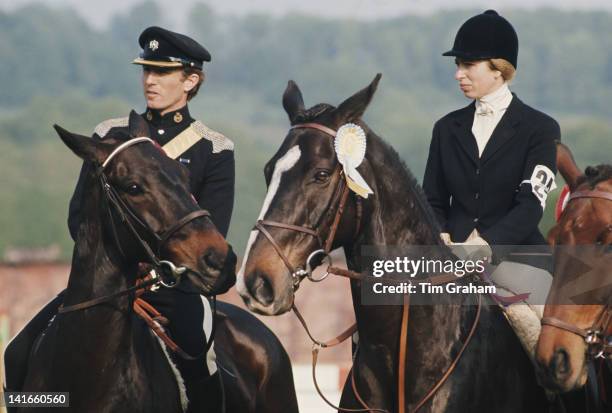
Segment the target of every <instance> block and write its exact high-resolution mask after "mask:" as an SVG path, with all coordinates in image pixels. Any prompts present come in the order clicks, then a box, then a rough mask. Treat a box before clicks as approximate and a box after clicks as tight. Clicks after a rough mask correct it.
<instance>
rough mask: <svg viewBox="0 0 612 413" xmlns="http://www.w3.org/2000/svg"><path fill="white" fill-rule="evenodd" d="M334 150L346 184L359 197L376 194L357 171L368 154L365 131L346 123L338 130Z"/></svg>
mask: <svg viewBox="0 0 612 413" xmlns="http://www.w3.org/2000/svg"><path fill="white" fill-rule="evenodd" d="M334 148H335V149H336V156H337V157H338V162H340V164H341V165H342V168H343V169H344V176H345V178H346V184H347V185H348V187H349V188H350V189H351V190H352V191H353V192H355V193H356V194H357V195H359V196H361V197H363V198H367V197H368V195H370V194H373V193H374V192H373V191H372V189H371V188H370V187H369V186H368V184H367V182H366V181H365V179H363V177H362V176H361V175H360V174H359V172H358V171H357V167H358V166H359V165H361V162H363V159H364V158H365V153H366V134H365V132H364V130H363V129H362V128H361V127H360V126H359V125H355V124H354V123H346V124H344V125H342V126H341V127H340V128H338V132H336V138H335V139H334Z"/></svg>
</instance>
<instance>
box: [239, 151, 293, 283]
mask: <svg viewBox="0 0 612 413" xmlns="http://www.w3.org/2000/svg"><path fill="white" fill-rule="evenodd" d="M301 155H302V152H301V151H300V147H299V146H298V145H295V146H294V147H292V148H291V149H289V150H288V151H287V153H286V154H284V155H283V156H282V157H281V158H280V159H278V160H277V161H276V164H275V165H274V173H273V174H272V179H271V180H270V186H269V187H268V192H267V193H266V198H265V199H264V202H263V205H262V206H261V211H260V212H259V217H258V218H257V219H258V220H260V219H264V217H265V216H266V214H267V213H268V208H270V204H272V201H273V200H274V197H275V196H276V192H277V191H278V188H279V186H280V181H281V177H282V175H283V173H285V172H287V171H288V170H290V169H291V168H293V167H294V166H295V164H296V163H297V162H298V161H299V159H300V156H301ZM257 234H259V231H258V230H253V231H251V234H250V235H249V240H248V241H247V247H246V250H245V252H244V256H243V258H242V265H241V266H240V271H238V275H237V277H236V278H237V279H236V289H237V290H238V292H239V293H240V295H246V294H247V289H246V285H245V284H244V267H245V264H246V262H247V260H248V258H249V253H250V252H251V247H252V246H253V244H254V243H255V240H256V239H257Z"/></svg>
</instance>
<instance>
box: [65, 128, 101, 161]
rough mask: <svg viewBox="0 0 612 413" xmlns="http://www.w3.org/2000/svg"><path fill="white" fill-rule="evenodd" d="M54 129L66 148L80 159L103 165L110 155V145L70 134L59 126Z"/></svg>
mask: <svg viewBox="0 0 612 413" xmlns="http://www.w3.org/2000/svg"><path fill="white" fill-rule="evenodd" d="M53 128H54V129H55V131H56V132H57V134H58V135H59V137H60V138H61V139H62V141H64V143H65V144H66V146H67V147H68V148H70V150H71V151H72V152H74V153H75V155H76V156H78V157H79V158H81V159H83V160H85V161H90V162H96V163H100V164H101V163H102V162H104V160H105V159H106V157H107V156H108V155H109V154H110V149H111V148H109V147H108V145H105V144H103V143H101V142H97V141H95V140H94V139H92V138H88V137H87V136H82V135H78V134H76V133H72V132H68V131H67V130H66V129H64V128H62V127H61V126H59V125H53Z"/></svg>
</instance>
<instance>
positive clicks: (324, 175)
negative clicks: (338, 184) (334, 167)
mask: <svg viewBox="0 0 612 413" xmlns="http://www.w3.org/2000/svg"><path fill="white" fill-rule="evenodd" d="M314 178H315V181H317V182H320V183H324V182H327V181H328V180H329V172H328V171H317V172H316V173H315V176H314Z"/></svg>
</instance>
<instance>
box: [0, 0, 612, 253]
mask: <svg viewBox="0 0 612 413" xmlns="http://www.w3.org/2000/svg"><path fill="white" fill-rule="evenodd" d="M475 13H476V12H475V11H469V10H467V11H454V12H440V13H437V14H434V15H431V16H403V17H398V18H394V19H387V20H380V21H374V22H360V21H354V20H338V19H324V18H318V17H311V16H304V15H289V16H285V17H270V16H266V15H248V16H245V17H232V16H220V15H216V14H215V13H214V12H213V11H212V10H211V9H210V8H209V7H208V6H206V5H203V4H199V5H197V6H195V7H194V8H193V9H192V10H190V11H189V12H188V15H187V16H188V27H187V29H185V28H183V29H181V30H184V31H186V32H188V33H190V34H191V35H192V36H193V37H195V38H196V39H198V40H201V41H202V43H203V44H204V45H205V46H206V47H207V48H208V49H209V50H210V51H211V54H212V56H213V60H212V62H211V63H210V64H207V65H206V68H205V69H206V75H207V79H206V83H205V84H204V87H203V88H202V89H201V92H200V96H198V97H197V98H196V99H194V101H193V102H192V104H191V106H192V108H191V112H192V114H193V115H194V116H195V117H196V118H199V119H201V120H202V121H204V122H205V123H206V124H208V125H209V126H211V127H212V128H214V129H216V130H219V131H222V132H223V133H224V134H226V135H227V136H228V137H230V138H231V139H233V140H234V142H235V144H236V160H237V171H236V172H237V182H236V204H235V208H234V215H233V220H232V226H231V229H230V234H229V239H230V241H231V242H232V243H233V244H234V247H235V249H236V251H237V252H238V253H239V254H241V253H242V251H243V249H244V244H245V241H246V238H247V236H248V233H249V231H250V229H251V226H252V224H253V222H254V221H255V219H256V217H257V215H258V213H259V208H260V205H261V201H262V199H263V196H264V181H263V173H262V170H263V165H264V163H265V162H266V161H267V160H268V159H269V158H270V157H271V156H272V154H273V153H274V152H275V151H276V149H277V148H278V146H279V145H280V142H281V141H282V139H283V137H284V136H285V133H286V128H287V126H288V122H287V120H286V115H285V114H284V111H283V110H282V106H281V104H280V102H281V96H282V93H283V90H284V88H285V86H286V84H287V80H289V79H294V80H295V81H297V82H298V84H299V86H300V88H301V89H302V92H303V94H304V98H305V101H306V105H307V106H310V105H314V104H316V103H319V102H328V103H332V104H338V103H340V102H341V101H342V100H343V99H344V98H346V97H348V96H349V95H351V94H352V93H354V92H355V91H357V90H358V89H360V88H362V87H363V86H365V85H367V84H368V83H369V82H370V80H371V79H372V78H373V77H374V75H375V74H376V73H377V72H381V73H383V80H382V82H381V84H380V87H379V90H378V93H377V95H376V97H375V99H374V101H373V102H372V104H371V107H370V109H369V110H368V112H367V113H366V116H365V120H366V121H367V122H368V124H369V125H370V126H371V127H372V129H374V130H375V131H376V132H377V133H378V134H379V135H381V136H383V137H384V138H385V139H387V140H388V141H389V142H391V143H392V144H393V145H394V147H395V148H396V149H397V150H398V152H399V153H400V154H401V155H402V157H403V158H404V159H405V160H406V163H407V164H408V166H409V167H410V168H411V169H412V171H413V172H414V174H415V175H416V176H417V178H419V180H420V178H421V177H422V172H423V170H424V166H425V161H426V156H427V151H428V146H429V139H430V133H431V127H432V125H433V123H434V122H435V120H436V119H438V118H440V117H441V116H443V115H444V114H445V113H447V112H448V111H450V110H453V109H456V108H459V107H461V106H464V105H466V104H467V103H468V101H466V100H465V99H464V98H463V97H462V96H461V94H460V93H459V91H458V89H457V87H456V82H455V81H454V79H453V73H454V64H453V62H452V60H451V59H449V58H443V57H442V56H441V53H442V52H443V51H446V50H447V49H449V48H450V46H451V45H452V41H453V37H454V35H455V32H456V30H457V28H458V27H459V25H460V24H461V23H462V22H463V21H464V20H465V19H466V18H467V17H469V16H471V15H473V14H475ZM507 17H508V18H509V19H510V20H511V21H512V22H513V24H514V25H515V27H516V29H517V31H518V33H519V38H520V42H521V49H520V53H519V66H518V69H519V70H518V73H517V77H516V80H515V81H514V82H513V85H512V86H511V88H512V90H513V91H515V92H516V93H517V95H519V96H520V97H521V99H522V100H523V101H525V102H527V103H528V104H530V105H532V106H534V107H536V108H538V109H540V110H543V111H545V112H547V113H550V114H551V115H553V116H554V117H555V118H557V120H559V122H560V123H561V126H562V133H563V140H564V141H565V142H566V143H567V144H568V145H569V146H570V148H571V149H572V150H573V151H574V153H575V155H576V159H577V160H578V162H579V164H580V165H581V166H586V165H588V164H596V163H603V162H610V154H611V153H612V140H611V139H610V137H611V136H612V125H611V124H610V121H609V119H610V118H611V115H612V15H611V14H608V13H601V12H575V11H572V12H571V13H569V12H560V11H554V10H538V11H530V12H527V11H520V12H519V11H515V12H510V13H507ZM165 24H166V22H165V21H164V16H163V15H162V13H161V12H160V9H159V8H158V7H157V5H156V4H155V3H154V2H151V1H147V2H144V3H142V4H141V5H139V6H136V7H135V8H133V9H132V10H130V11H128V12H126V13H125V14H118V15H117V16H115V17H114V18H113V19H112V21H111V23H110V25H109V27H108V28H107V29H105V30H95V29H93V28H91V27H90V26H89V25H88V24H87V23H86V22H85V21H84V20H83V19H81V18H80V17H79V16H78V15H77V14H76V13H74V12H73V11H72V10H70V9H57V8H46V7H44V6H41V5H32V6H27V7H23V8H20V9H17V10H15V11H13V12H10V13H0V56H2V58H3V64H2V65H0V81H1V84H2V93H0V183H1V184H2V192H1V195H0V210H1V211H2V213H1V214H0V228H1V230H0V231H1V232H0V254H1V253H2V251H4V249H5V248H6V247H7V246H45V245H48V244H50V243H54V242H57V243H59V244H60V245H61V246H62V251H63V257H64V258H68V257H69V256H70V254H71V245H72V242H71V241H70V239H69V236H68V231H67V227H66V215H67V206H68V202H69V198H70V195H71V193H72V190H73V187H74V184H75V181H76V178H77V174H78V170H79V166H80V161H79V160H78V159H77V158H76V157H75V156H74V155H72V154H71V153H70V151H69V150H68V149H67V148H65V147H64V146H63V144H62V143H61V141H60V140H59V139H57V138H56V136H55V132H54V131H53V129H52V128H51V125H52V124H54V123H58V124H60V125H62V126H63V127H65V128H67V129H69V130H71V131H74V132H78V133H81V134H85V135H88V134H90V133H91V131H92V130H93V128H94V126H95V125H96V124H97V123H98V122H100V121H102V120H104V119H107V118H110V117H117V116H124V115H126V114H127V113H128V111H129V109H130V108H132V107H134V108H136V109H137V110H139V111H142V110H143V109H144V108H143V106H142V99H141V88H140V80H139V78H140V69H139V67H138V66H134V65H131V64H130V62H131V60H132V59H133V58H134V57H136V56H137V55H138V53H139V51H140V49H139V47H138V44H137V41H136V40H137V37H138V34H139V33H140V32H141V31H142V29H144V28H145V27H146V26H149V25H165ZM558 182H559V183H561V182H562V181H561V180H559V181H558ZM554 201H555V196H551V197H549V204H552V203H554ZM553 210H554V208H553V206H552V205H551V206H549V207H548V208H547V210H546V214H545V217H544V219H543V220H542V225H541V227H542V229H543V230H545V231H546V230H547V229H548V228H549V227H550V226H551V225H552V212H553Z"/></svg>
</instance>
